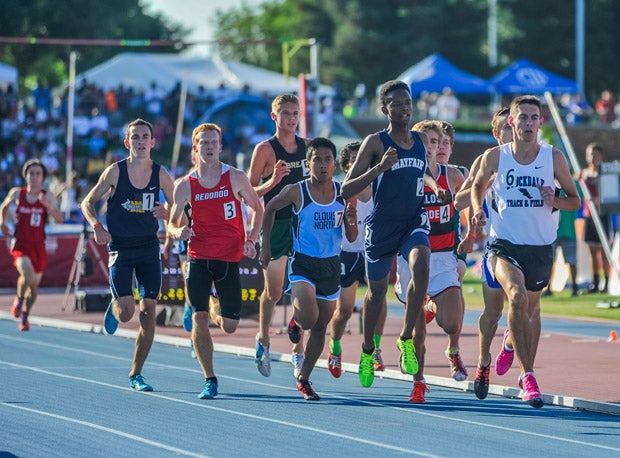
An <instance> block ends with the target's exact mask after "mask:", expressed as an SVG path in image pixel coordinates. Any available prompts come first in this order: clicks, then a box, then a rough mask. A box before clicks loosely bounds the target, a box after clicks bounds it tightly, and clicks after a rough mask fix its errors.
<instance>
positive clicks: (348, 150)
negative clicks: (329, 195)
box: [338, 142, 362, 172]
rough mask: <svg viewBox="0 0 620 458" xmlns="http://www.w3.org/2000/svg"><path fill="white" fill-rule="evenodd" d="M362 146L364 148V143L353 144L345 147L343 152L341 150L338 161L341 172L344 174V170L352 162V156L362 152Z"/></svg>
mask: <svg viewBox="0 0 620 458" xmlns="http://www.w3.org/2000/svg"><path fill="white" fill-rule="evenodd" d="M360 146H362V142H351V143H347V144H346V145H344V147H343V148H342V150H340V159H339V160H338V165H340V170H342V171H343V172H344V169H345V168H346V166H347V165H348V164H349V161H350V160H351V156H352V155H353V153H357V152H358V151H359V150H360Z"/></svg>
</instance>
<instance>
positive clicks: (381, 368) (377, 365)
mask: <svg viewBox="0 0 620 458" xmlns="http://www.w3.org/2000/svg"><path fill="white" fill-rule="evenodd" d="M375 370H376V371H384V370H385V364H383V358H381V349H380V348H375Z"/></svg>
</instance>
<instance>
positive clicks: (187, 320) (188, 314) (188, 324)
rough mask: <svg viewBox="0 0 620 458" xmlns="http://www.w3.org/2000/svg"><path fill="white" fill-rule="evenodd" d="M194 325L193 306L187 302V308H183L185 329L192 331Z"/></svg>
mask: <svg viewBox="0 0 620 458" xmlns="http://www.w3.org/2000/svg"><path fill="white" fill-rule="evenodd" d="M192 327H193V323H192V308H191V307H190V305H189V304H188V303H187V302H186V303H185V308H184V309H183V329H185V330H186V331H187V332H192Z"/></svg>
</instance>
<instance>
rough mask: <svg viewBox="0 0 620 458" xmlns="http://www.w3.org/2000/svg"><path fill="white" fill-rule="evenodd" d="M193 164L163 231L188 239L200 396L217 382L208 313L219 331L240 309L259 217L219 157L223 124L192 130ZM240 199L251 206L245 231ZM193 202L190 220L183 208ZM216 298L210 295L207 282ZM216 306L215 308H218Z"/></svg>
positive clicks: (254, 199) (227, 328)
mask: <svg viewBox="0 0 620 458" xmlns="http://www.w3.org/2000/svg"><path fill="white" fill-rule="evenodd" d="M192 150H193V152H194V153H195V154H196V156H195V158H196V166H195V168H194V170H193V171H192V172H190V174H189V175H187V176H185V177H183V178H182V179H181V180H179V181H178V182H177V184H176V185H175V188H174V197H173V199H174V200H173V204H172V210H171V216H170V221H169V223H168V233H169V235H170V236H171V237H172V238H175V239H182V240H189V245H188V248H187V255H188V266H187V275H186V277H185V281H186V287H187V297H188V299H189V302H190V304H191V306H192V308H193V310H194V314H193V326H192V342H193V344H194V350H195V352H196V357H197V359H198V362H199V363H200V366H201V367H202V371H203V373H204V376H205V382H204V385H203V390H202V392H201V393H200V394H199V395H198V397H199V398H200V399H213V398H214V397H215V396H216V395H217V389H218V383H217V378H216V377H215V372H214V370H213V340H212V338H211V333H210V332H209V316H211V319H212V320H213V322H214V323H215V324H216V325H217V326H218V327H220V328H221V329H222V330H223V331H224V332H226V333H228V334H231V333H233V332H235V330H236V329H237V326H238V324H239V318H240V312H241V281H240V278H239V261H240V260H241V258H242V257H243V256H247V257H249V258H254V257H256V246H255V243H256V240H257V238H258V236H259V231H260V228H261V224H262V221H263V207H262V205H261V202H260V200H259V198H258V194H257V193H256V191H255V190H254V188H252V185H251V184H250V180H249V178H248V177H247V175H246V174H245V173H243V172H242V171H241V170H238V169H236V168H234V167H230V166H229V165H226V164H224V163H222V162H221V161H220V159H219V155H220V153H221V152H222V130H221V128H220V127H219V126H218V125H216V124H211V123H205V124H201V125H199V126H198V127H196V128H195V129H194V132H193V133H192ZM241 202H243V203H245V204H246V205H247V206H248V207H250V209H252V211H253V216H252V218H251V223H250V225H251V228H250V233H249V234H248V236H247V237H246V231H245V222H244V218H243V211H242V208H241ZM188 203H189V204H190V205H191V207H192V220H191V224H190V222H189V221H188V220H187V217H186V216H185V214H184V211H183V210H184V208H185V205H186V204H188ZM214 283H215V289H216V291H217V296H218V300H219V307H218V301H214V300H213V299H212V298H211V286H212V285H213V284H214ZM218 309H219V310H218Z"/></svg>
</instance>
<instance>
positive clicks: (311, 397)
mask: <svg viewBox="0 0 620 458" xmlns="http://www.w3.org/2000/svg"><path fill="white" fill-rule="evenodd" d="M297 389H298V390H299V391H300V392H301V394H303V395H304V399H305V400H306V401H320V400H321V398H320V397H319V395H318V394H316V392H315V391H314V389H313V388H312V383H310V380H303V379H298V380H297Z"/></svg>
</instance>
